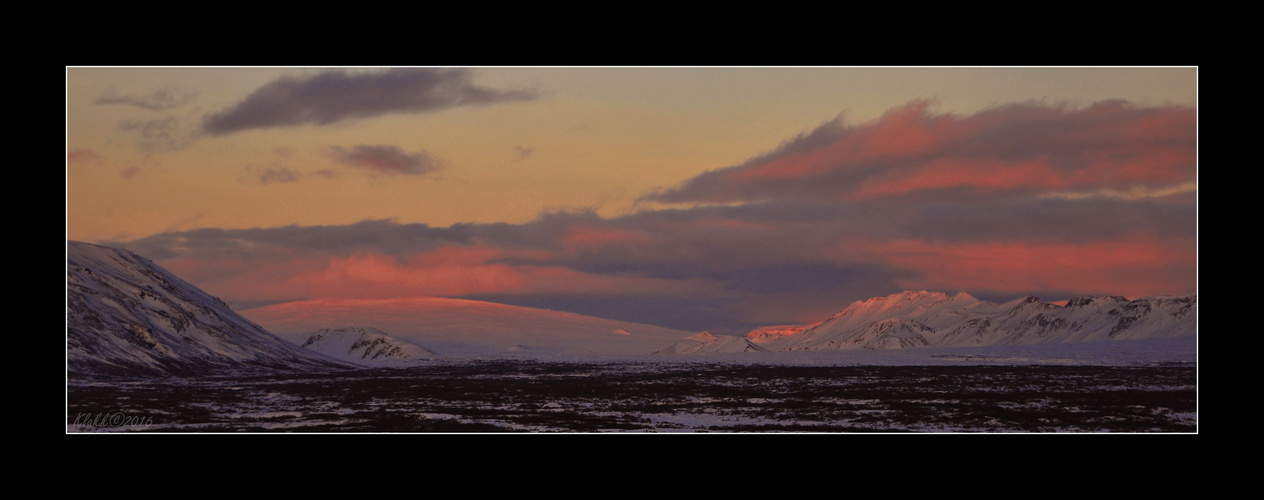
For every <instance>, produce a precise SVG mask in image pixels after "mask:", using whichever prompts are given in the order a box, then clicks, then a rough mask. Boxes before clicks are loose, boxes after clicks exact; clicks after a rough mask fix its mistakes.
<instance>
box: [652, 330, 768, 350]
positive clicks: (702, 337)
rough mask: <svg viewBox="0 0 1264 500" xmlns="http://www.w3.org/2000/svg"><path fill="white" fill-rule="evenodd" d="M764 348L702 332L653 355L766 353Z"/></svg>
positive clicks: (743, 339) (737, 338)
mask: <svg viewBox="0 0 1264 500" xmlns="http://www.w3.org/2000/svg"><path fill="white" fill-rule="evenodd" d="M766 350H767V349H764V348H763V347H760V346H757V345H755V344H754V343H752V342H751V341H750V340H749V339H745V338H742V337H733V336H723V337H717V336H715V335H714V334H712V333H711V332H702V333H699V334H697V335H692V336H689V337H685V338H684V339H681V340H680V341H679V342H676V343H675V344H672V345H670V346H667V347H666V348H663V349H659V350H657V351H654V352H653V353H652V354H691V353H696V352H762V351H766Z"/></svg>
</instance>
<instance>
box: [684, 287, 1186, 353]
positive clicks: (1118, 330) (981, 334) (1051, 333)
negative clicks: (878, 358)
mask: <svg viewBox="0 0 1264 500" xmlns="http://www.w3.org/2000/svg"><path fill="white" fill-rule="evenodd" d="M1197 322H1198V297H1197V295H1186V296H1159V297H1146V298H1139V299H1136V300H1128V299H1126V298H1124V297H1121V296H1079V297H1075V298H1072V299H1070V300H1068V301H1067V303H1066V305H1063V306H1060V305H1057V304H1049V303H1045V302H1041V301H1040V299H1038V298H1036V297H1032V296H1028V297H1022V298H1018V299H1014V300H1011V301H1008V302H1005V303H1001V304H997V303H992V302H987V301H983V300H980V299H977V298H975V297H974V296H972V295H970V294H969V293H966V292H960V293H957V294H955V295H948V294H946V293H943V292H931V291H905V292H901V293H897V294H893V295H888V296H885V297H874V298H871V299H867V300H860V301H856V302H853V303H852V304H851V305H849V306H847V307H846V308H844V309H843V310H841V311H839V312H838V313H835V314H834V315H833V316H831V317H830V319H828V320H826V321H823V322H821V323H816V324H813V325H807V326H805V327H803V328H802V330H801V331H798V332H795V331H793V328H791V327H784V326H782V327H774V328H772V330H771V331H772V332H777V334H770V330H769V329H760V328H757V329H755V330H752V331H751V332H750V333H748V334H746V336H745V339H746V340H748V341H749V342H751V343H752V344H754V345H758V346H759V347H762V348H764V349H766V350H769V351H820V350H832V349H907V348H917V347H965V346H970V347H983V346H993V345H1030V344H1052V343H1073V342H1093V341H1106V340H1125V339H1153V338H1168V337H1180V336H1195V335H1197V331H1198V323H1197ZM730 344H731V341H728V340H726V339H723V338H720V339H717V340H716V341H713V342H709V343H708V342H703V343H695V345H691V346H689V352H696V353H701V352H732V351H728V350H727V349H730V348H731V346H730Z"/></svg>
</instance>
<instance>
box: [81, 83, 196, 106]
mask: <svg viewBox="0 0 1264 500" xmlns="http://www.w3.org/2000/svg"><path fill="white" fill-rule="evenodd" d="M197 96H198V93H197V92H182V91H181V90H180V89H179V88H178V87H176V86H175V85H167V86H165V87H163V88H160V89H158V90H155V91H154V92H151V93H149V94H145V95H139V96H138V95H130V94H129V95H121V94H119V93H118V91H116V90H115V89H114V86H110V87H107V88H106V89H105V91H103V92H102V93H101V97H98V98H97V100H96V101H93V104H123V105H127V106H134V107H137V108H141V109H147V110H150V111H162V110H165V109H171V108H178V107H180V106H184V105H185V104H188V103H190V102H193V100H194V99H196V98H197Z"/></svg>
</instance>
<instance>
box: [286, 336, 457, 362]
mask: <svg viewBox="0 0 1264 500" xmlns="http://www.w3.org/2000/svg"><path fill="white" fill-rule="evenodd" d="M282 337H284V338H285V339H286V340H289V341H291V342H294V343H296V344H298V345H299V346H301V347H303V348H305V349H310V350H312V351H316V352H319V353H321V354H324V355H326V356H329V357H331V358H336V359H340V360H343V361H346V362H349V363H354V364H357V365H360V366H373V367H388V366H407V365H411V364H416V363H418V362H421V361H427V360H430V359H434V358H436V357H438V355H437V354H435V353H434V352H433V351H431V350H429V349H426V348H425V347H422V346H419V345H417V344H414V343H412V342H409V341H407V340H403V339H397V338H395V337H392V336H390V335H388V334H387V333H386V332H383V331H381V330H378V329H376V328H369V327H363V326H350V327H343V328H322V329H320V330H319V331H317V332H316V333H304V334H287V335H282Z"/></svg>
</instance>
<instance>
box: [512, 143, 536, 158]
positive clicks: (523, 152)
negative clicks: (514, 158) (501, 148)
mask: <svg viewBox="0 0 1264 500" xmlns="http://www.w3.org/2000/svg"><path fill="white" fill-rule="evenodd" d="M532 151H535V148H528V147H523V146H514V154H515V155H518V159H519V160H521V159H523V158H526V157H527V155H529V154H531V152H532Z"/></svg>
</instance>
